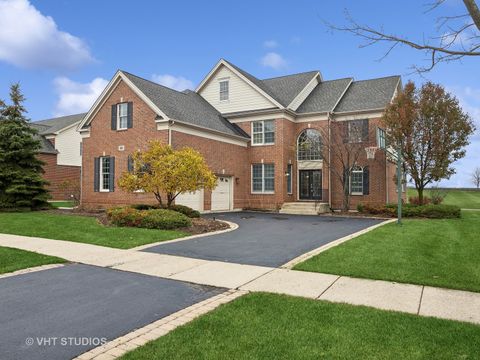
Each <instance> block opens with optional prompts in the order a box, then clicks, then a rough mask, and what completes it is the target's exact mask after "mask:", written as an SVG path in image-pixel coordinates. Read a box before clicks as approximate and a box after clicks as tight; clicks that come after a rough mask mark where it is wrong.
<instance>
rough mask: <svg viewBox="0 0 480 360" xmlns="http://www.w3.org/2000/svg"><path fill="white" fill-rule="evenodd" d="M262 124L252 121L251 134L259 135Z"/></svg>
mask: <svg viewBox="0 0 480 360" xmlns="http://www.w3.org/2000/svg"><path fill="white" fill-rule="evenodd" d="M262 128H263V126H262V122H261V121H254V122H253V132H254V133H261V132H262V130H263V129H262Z"/></svg>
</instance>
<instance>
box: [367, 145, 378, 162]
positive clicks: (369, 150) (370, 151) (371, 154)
mask: <svg viewBox="0 0 480 360" xmlns="http://www.w3.org/2000/svg"><path fill="white" fill-rule="evenodd" d="M377 149H378V148H377V147H376V146H369V147H366V148H365V152H366V153H367V159H368V160H373V159H375V152H376V151H377Z"/></svg>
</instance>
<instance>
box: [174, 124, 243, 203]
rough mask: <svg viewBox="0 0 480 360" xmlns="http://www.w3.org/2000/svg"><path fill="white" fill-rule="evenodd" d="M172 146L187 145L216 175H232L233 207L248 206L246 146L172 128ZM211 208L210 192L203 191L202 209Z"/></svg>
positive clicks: (178, 147)
mask: <svg viewBox="0 0 480 360" xmlns="http://www.w3.org/2000/svg"><path fill="white" fill-rule="evenodd" d="M171 137H172V146H173V147H174V148H176V149H180V148H182V147H184V146H189V147H191V148H193V149H195V150H197V151H199V152H200V153H201V154H202V155H203V157H204V158H205V161H206V162H207V164H208V166H209V168H210V170H212V171H213V173H215V174H216V175H217V176H222V175H225V176H232V177H233V203H234V208H236V209H237V208H240V209H241V208H244V207H246V206H248V193H247V191H249V188H250V179H249V177H248V158H247V148H246V147H242V146H238V145H234V144H229V143H225V142H220V141H216V140H210V139H206V138H203V137H198V136H193V135H189V134H185V133H181V132H178V131H175V130H172V135H171ZM210 208H211V192H210V191H205V198H204V210H210Z"/></svg>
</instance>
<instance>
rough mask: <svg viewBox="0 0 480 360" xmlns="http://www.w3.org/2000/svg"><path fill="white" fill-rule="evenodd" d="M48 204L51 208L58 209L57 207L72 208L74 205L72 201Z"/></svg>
mask: <svg viewBox="0 0 480 360" xmlns="http://www.w3.org/2000/svg"><path fill="white" fill-rule="evenodd" d="M50 204H51V205H52V206H53V207H56V208H59V207H68V208H70V207H74V206H75V203H74V202H73V201H51V202H50Z"/></svg>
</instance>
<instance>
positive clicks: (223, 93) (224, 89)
mask: <svg viewBox="0 0 480 360" xmlns="http://www.w3.org/2000/svg"><path fill="white" fill-rule="evenodd" d="M220 100H228V81H220Z"/></svg>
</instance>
